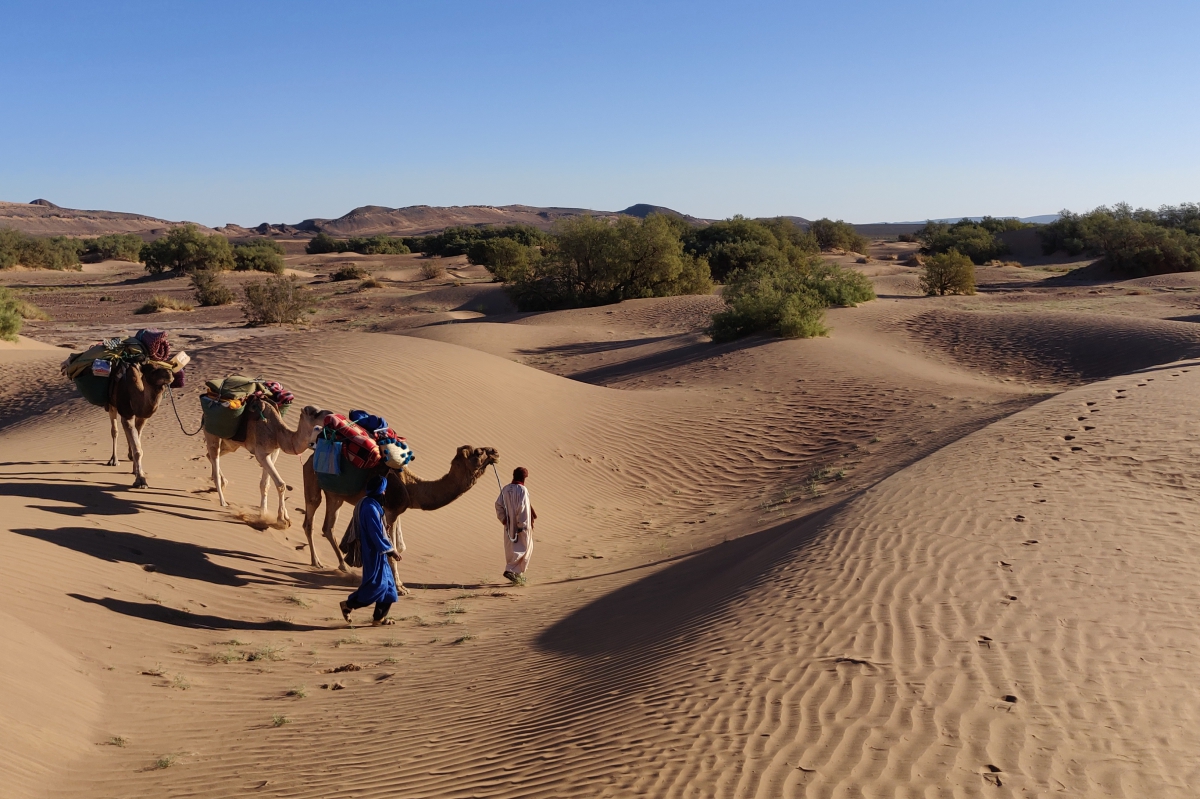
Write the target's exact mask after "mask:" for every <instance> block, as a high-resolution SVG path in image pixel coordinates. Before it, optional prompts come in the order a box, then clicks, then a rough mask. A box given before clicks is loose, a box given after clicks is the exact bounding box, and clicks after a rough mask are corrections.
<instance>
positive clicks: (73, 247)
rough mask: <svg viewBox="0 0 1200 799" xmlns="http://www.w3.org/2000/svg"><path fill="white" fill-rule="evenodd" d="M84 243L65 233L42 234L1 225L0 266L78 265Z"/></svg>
mask: <svg viewBox="0 0 1200 799" xmlns="http://www.w3.org/2000/svg"><path fill="white" fill-rule="evenodd" d="M83 247H84V245H83V242H81V241H80V240H79V239H69V238H67V237H65V236H54V237H53V238H39V237H37V236H30V235H29V234H28V233H22V232H21V231H19V230H15V229H13V228H0V269H11V268H12V267H14V266H17V265H20V266H25V267H28V268H30V269H78V268H79V253H80V252H81V251H82V249H83Z"/></svg>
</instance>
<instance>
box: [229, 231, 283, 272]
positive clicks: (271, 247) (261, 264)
mask: <svg viewBox="0 0 1200 799" xmlns="http://www.w3.org/2000/svg"><path fill="white" fill-rule="evenodd" d="M233 261H234V268H235V269H238V270H241V271H247V270H248V271H253V272H271V273H272V274H276V275H282V274H283V269H284V264H283V245H281V244H280V243H279V242H277V241H271V240H270V239H257V240H256V241H252V242H249V243H247V244H239V245H237V246H236V247H234V248H233Z"/></svg>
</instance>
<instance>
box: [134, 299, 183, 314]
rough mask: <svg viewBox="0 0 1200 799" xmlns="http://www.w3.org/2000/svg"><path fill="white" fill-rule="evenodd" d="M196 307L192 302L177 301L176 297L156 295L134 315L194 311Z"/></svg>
mask: <svg viewBox="0 0 1200 799" xmlns="http://www.w3.org/2000/svg"><path fill="white" fill-rule="evenodd" d="M194 310H196V306H194V305H192V304H191V303H190V302H184V301H183V300H177V299H175V298H174V297H168V296H166V295H164V294H155V295H154V296H153V297H151V298H150V299H149V300H147V301H146V304H145V305H143V306H142V307H141V308H138V309H137V310H136V311H134V313H138V314H147V313H158V312H159V311H194Z"/></svg>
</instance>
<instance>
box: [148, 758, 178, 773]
mask: <svg viewBox="0 0 1200 799" xmlns="http://www.w3.org/2000/svg"><path fill="white" fill-rule="evenodd" d="M177 760H179V755H163V756H162V757H160V758H158V760H155V761H154V766H153V768H154V769H158V770H161V769H165V768H170V767H171V766H173V765H175V762H176V761H177Z"/></svg>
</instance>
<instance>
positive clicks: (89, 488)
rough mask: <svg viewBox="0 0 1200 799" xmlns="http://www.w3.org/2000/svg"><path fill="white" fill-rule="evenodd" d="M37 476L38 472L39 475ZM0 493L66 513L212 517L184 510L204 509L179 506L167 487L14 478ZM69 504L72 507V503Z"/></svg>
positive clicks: (207, 518)
mask: <svg viewBox="0 0 1200 799" xmlns="http://www.w3.org/2000/svg"><path fill="white" fill-rule="evenodd" d="M39 477H40V475H39ZM0 496H3V497H21V498H23V499H42V500H47V501H50V502H61V503H68V504H64V505H33V506H31V507H34V508H36V509H38V510H45V511H49V512H51V513H60V514H63V515H66V516H84V515H96V516H129V515H133V514H137V513H142V512H144V511H150V510H152V511H155V512H158V513H166V514H169V515H171V516H177V517H179V518H180V519H190V520H193V521H212V519H211V517H209V516H199V515H193V514H190V513H185V512H184V511H187V510H194V511H198V512H201V513H203V512H205V511H207V510H208V509H207V508H203V507H183V508H181V507H180V506H179V504H178V503H179V499H180V497H179V495H178V494H176V493H174V492H169V491H155V490H153V489H140V490H139V491H138V492H133V491H132V489H130V488H129V487H127V486H120V485H109V486H101V485H96V484H95V483H80V482H77V481H74V480H62V481H53V480H48V481H35V480H22V479H16V480H11V481H10V482H4V483H0ZM152 497H167V498H169V499H170V501H169V502H154V501H152V500H151V498H152ZM72 506H73V507H72Z"/></svg>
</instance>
